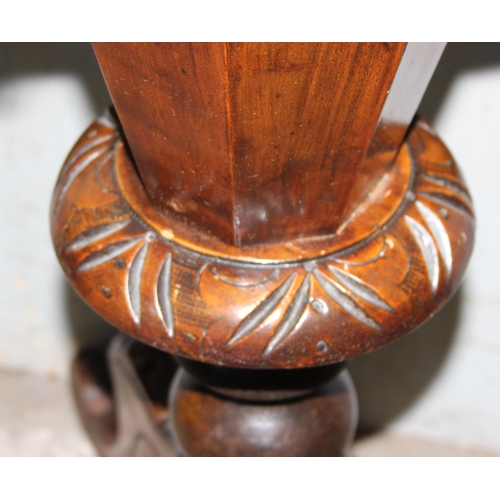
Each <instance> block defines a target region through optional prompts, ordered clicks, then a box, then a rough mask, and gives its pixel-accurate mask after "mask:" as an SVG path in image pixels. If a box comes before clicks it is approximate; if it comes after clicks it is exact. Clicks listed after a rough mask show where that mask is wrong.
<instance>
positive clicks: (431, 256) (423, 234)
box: [404, 215, 439, 296]
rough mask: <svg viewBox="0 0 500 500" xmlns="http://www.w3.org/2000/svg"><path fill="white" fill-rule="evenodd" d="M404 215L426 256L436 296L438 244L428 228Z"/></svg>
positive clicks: (425, 259) (426, 263)
mask: <svg viewBox="0 0 500 500" xmlns="http://www.w3.org/2000/svg"><path fill="white" fill-rule="evenodd" d="M404 217H405V221H406V225H407V226H408V228H409V229H410V231H411V233H412V235H413V237H414V238H415V241H416V242H417V245H418V246H419V248H420V251H421V252H422V257H423V258H424V261H425V265H426V267H427V275H428V277H429V283H430V285H431V292H432V295H433V296H434V295H435V294H436V291H437V288H438V284H439V258H438V253H437V249H436V245H435V244H434V240H433V239H432V237H431V235H430V234H429V232H428V231H427V229H425V228H424V227H423V226H422V225H421V224H419V223H418V222H417V221H416V220H415V219H412V218H411V217H410V216H409V215H405V216H404Z"/></svg>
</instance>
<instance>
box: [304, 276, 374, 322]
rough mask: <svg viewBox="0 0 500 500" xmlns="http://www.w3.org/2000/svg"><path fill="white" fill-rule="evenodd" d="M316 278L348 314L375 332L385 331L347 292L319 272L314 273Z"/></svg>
mask: <svg viewBox="0 0 500 500" xmlns="http://www.w3.org/2000/svg"><path fill="white" fill-rule="evenodd" d="M313 274H314V277H315V278H316V279H317V280H318V283H319V284H320V285H321V288H323V290H324V291H325V293H326V294H327V295H328V296H329V297H330V298H331V299H332V300H333V301H334V302H335V303H336V304H337V305H339V306H340V307H341V308H342V309H344V311H346V312H348V313H349V314H350V315H351V316H352V317H354V318H356V319H357V320H358V321H360V322H361V323H364V324H365V325H367V326H369V327H370V328H373V329H374V330H379V331H383V330H382V327H381V326H380V325H379V324H378V323H377V322H376V321H375V320H374V319H373V318H371V317H370V316H368V314H366V313H365V311H363V309H361V307H359V306H358V304H356V302H354V300H352V299H351V297H349V295H348V294H347V292H346V291H345V290H344V289H343V288H342V287H341V286H340V285H339V284H338V283H336V282H335V281H333V280H331V279H329V278H328V277H326V276H325V275H323V274H322V273H321V272H320V271H319V270H317V269H316V270H315V271H313Z"/></svg>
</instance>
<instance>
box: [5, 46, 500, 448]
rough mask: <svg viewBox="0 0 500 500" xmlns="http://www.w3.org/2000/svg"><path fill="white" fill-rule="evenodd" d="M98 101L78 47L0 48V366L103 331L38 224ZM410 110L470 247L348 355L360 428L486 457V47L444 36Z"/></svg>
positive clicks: (496, 440) (491, 264)
mask: <svg viewBox="0 0 500 500" xmlns="http://www.w3.org/2000/svg"><path fill="white" fill-rule="evenodd" d="M109 102H110V100H109V97H108V94H107V90H106V88H105V84H104V82H103V80H102V78H101V76H100V72H99V69H98V66H97V63H96V61H95V58H94V56H93V53H92V49H91V47H90V44H5V43H4V44H0V173H1V175H0V235H1V236H0V369H9V370H21V371H30V372H33V373H38V374H44V375H51V376H57V377H62V378H65V377H68V375H69V365H70V361H71V358H72V355H73V352H74V350H75V348H76V347H77V346H79V345H82V344H85V343H88V342H93V341H96V340H99V339H104V338H107V337H108V336H109V335H110V333H111V332H112V329H111V328H110V327H109V326H108V325H107V324H106V323H105V322H104V321H102V320H101V319H100V318H98V317H97V316H96V315H95V314H94V313H92V311H90V310H89V309H88V308H87V307H86V306H85V305H84V304H83V303H82V302H81V301H80V299H79V298H78V297H77V296H76V295H75V294H74V292H72V290H71V289H70V288H69V286H68V285H67V284H66V282H65V279H64V276H63V273H62V271H61V270H60V268H59V265H58V263H57V261H56V258H55V256H54V253H53V250H52V245H51V241H50V235H49V223H48V214H49V203H50V196H51V192H52V188H53V186H54V183H55V180H56V177H57V174H58V172H59V169H60V166H61V165H62V163H63V161H64V158H65V156H66V154H67V153H68V152H69V150H70V148H71V147H72V145H73V144H74V142H75V141H76V139H77V138H78V137H79V136H80V134H81V133H82V131H83V130H84V129H85V127H86V126H87V125H88V124H89V123H90V121H91V120H92V119H93V118H94V117H95V116H96V115H97V114H99V113H100V112H101V111H102V109H104V108H105V107H106V106H107V105H108V103H109ZM421 113H422V115H423V116H425V117H426V118H427V119H429V120H430V121H431V123H432V124H433V125H434V127H435V128H436V129H437V131H438V133H439V134H440V136H441V137H442V138H443V139H444V141H445V142H446V143H447V145H448V146H449V148H450V149H451V151H452V152H453V154H454V156H455V158H456V159H457V161H458V163H459V164H460V165H461V167H462V170H463V172H464V174H465V177H466V179H467V181H468V183H469V186H470V189H471V192H472V195H473V199H474V201H475V208H476V215H477V219H478V228H477V236H476V246H475V250H474V254H473V257H472V260H471V263H470V265H469V269H468V271H467V274H466V278H465V280H464V284H463V286H462V287H461V290H460V292H459V293H458V294H457V295H456V296H455V298H454V299H452V301H450V303H449V304H448V305H447V306H445V308H444V309H443V310H442V311H441V312H440V313H439V314H437V315H436V316H435V318H433V319H432V320H431V321H429V322H428V323H427V324H426V325H424V326H423V327H421V328H420V329H419V330H418V331H417V332H415V333H413V334H412V335H410V336H408V337H406V338H405V339H403V340H401V341H399V342H396V343H395V344H392V345H390V346H388V347H385V348H383V349H380V350H379V351H377V352H375V353H372V354H370V355H365V356H362V357H360V358H358V359H356V360H354V361H353V363H352V365H351V373H352V375H353V378H354V380H355V383H356V386H357V389H358V393H359V399H360V409H361V426H362V428H363V429H364V430H365V431H371V430H376V429H380V428H381V427H385V428H387V429H388V430H389V432H393V433H399V434H406V435H415V436H423V437H428V438H434V439H437V440H440V441H443V442H449V443H458V444H463V445H467V446H473V447H476V448H478V449H485V450H489V451H494V452H498V453H499V454H500V425H499V422H500V335H499V334H498V333H497V330H498V328H499V327H498V325H499V324H500V284H499V282H500V280H499V278H500V259H499V258H498V253H499V248H500V223H499V221H498V220H497V219H498V217H500V195H499V186H500V156H499V154H498V152H497V149H498V146H497V144H498V141H499V140H500V44H450V45H448V47H447V48H446V50H445V52H444V54H443V58H442V60H441V63H440V65H439V66H438V69H437V71H436V74H435V76H434V78H433V80H432V82H431V84H430V86H429V89H428V92H427V94H426V96H425V97H424V101H423V103H422V106H421Z"/></svg>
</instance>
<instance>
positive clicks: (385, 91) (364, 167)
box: [52, 43, 473, 455]
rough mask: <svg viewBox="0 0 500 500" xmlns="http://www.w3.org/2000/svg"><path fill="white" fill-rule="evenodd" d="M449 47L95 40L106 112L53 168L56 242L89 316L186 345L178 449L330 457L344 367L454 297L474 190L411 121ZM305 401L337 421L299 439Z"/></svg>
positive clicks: (178, 395) (344, 418)
mask: <svg viewBox="0 0 500 500" xmlns="http://www.w3.org/2000/svg"><path fill="white" fill-rule="evenodd" d="M443 47H444V46H443V44H427V43H422V44H416V43H409V44H406V43H193V44H188V43H160V44H149V43H146V44H142V43H125V44H108V43H98V44H94V48H95V51H96V54H97V57H98V60H99V63H100V65H101V68H102V71H103V74H104V77H105V79H106V82H107V84H108V87H109V89H110V92H111V95H112V98H113V101H114V105H115V111H113V112H112V113H111V114H108V115H106V116H104V117H102V118H100V119H98V120H97V121H96V122H94V123H93V124H92V125H91V126H90V127H89V129H88V130H87V131H86V132H85V133H84V135H83V136H82V138H81V139H80V140H79V142H78V143H77V144H76V146H75V148H74V150H73V151H72V153H70V156H69V157H68V160H67V162H66V164H65V165H64V167H63V170H62V173H61V176H60V179H59V181H58V185H57V187H56V190H55V193H54V200H53V212H52V233H53V238H54V244H55V248H56V252H57V254H58V256H59V258H60V260H61V262H62V265H63V268H64V269H65V271H66V273H67V275H68V277H69V279H70V280H71V282H72V283H73V284H74V286H75V287H76V289H77V290H78V291H79V292H80V294H81V295H82V296H83V297H84V299H85V300H87V301H88V302H89V303H90V304H91V305H92V306H93V307H94V308H95V309H96V310H97V311H98V312H99V313H100V314H102V315H103V316H104V317H105V318H107V319H108V320H109V321H111V322H112V323H113V324H115V325H116V326H117V327H118V328H120V329H121V330H123V331H125V332H126V333H128V334H130V335H132V336H133V337H135V338H137V339H139V340H141V341H143V342H146V343H148V344H150V345H152V346H154V347H156V348H159V349H161V350H163V351H167V352H169V353H172V354H175V355H178V356H180V357H179V360H180V362H181V364H182V365H183V367H184V368H183V370H184V371H183V372H182V373H181V372H180V374H179V375H178V377H177V378H176V382H175V383H174V385H173V387H174V389H173V392H172V394H171V396H170V406H171V408H170V411H171V412H172V415H171V417H170V420H169V422H170V424H169V425H170V429H171V432H172V439H173V443H176V444H175V446H177V449H178V450H179V451H180V452H181V453H185V454H202V455H210V454H217V455H224V454H228V455H231V454H235V455H245V454H248V455H266V454H270V455H273V454H278V455H297V454H299V455H300V454H305V455H315V454H322V455H335V454H343V453H346V449H347V448H348V445H349V441H350V440H351V439H352V431H353V425H354V415H355V403H354V402H353V398H352V394H351V395H349V383H347V382H346V383H345V384H347V385H345V384H344V385H342V383H341V382H339V381H340V379H339V378H338V375H337V374H338V373H339V370H340V365H338V363H340V362H342V361H343V360H345V359H348V358H350V357H353V356H356V355H359V354H361V353H364V352H367V351H370V350H372V349H374V348H376V347H378V346H381V345H383V344H385V343H387V342H389V341H392V340H394V339H396V338H398V337H400V336H402V335H403V334H405V333H407V332H409V331H411V330H412V329H413V328H415V327H416V326H418V325H419V324H421V323H422V322H423V321H425V320H426V319H427V318H428V317H429V316H430V315H431V314H433V312H434V311H436V310H437V309H438V308H439V307H440V306H441V305H442V304H443V303H444V302H445V301H446V300H447V299H448V298H449V297H450V295H451V294H452V293H453V292H454V291H455V289H456V287H457V286H458V284H459V282H460V279H461V277H462V275H463V272H464V270H465V266H466V264H467V261H468V259H469V256H470V252H471V249H472V240H473V214H472V207H471V202H470V198H469V195H468V194H467V189H466V187H465V185H464V183H463V181H462V179H461V177H460V175H459V173H458V170H457V168H456V165H455V163H454V160H453V158H452V157H451V155H450V154H449V152H448V151H447V149H446V147H445V146H444V145H443V143H442V142H441V141H440V140H439V138H438V137H437V136H436V134H435V132H434V131H433V130H432V129H431V127H430V126H429V125H428V124H427V123H426V122H425V121H423V120H421V119H414V114H415V111H416V108H417V106H418V104H419V102H420V99H421V97H422V95H423V93H424V91H425V88H426V86H427V83H428V81H429V79H430V77H431V75H432V72H433V70H434V67H435V65H436V64H437V62H438V59H439V56H440V54H441V52H442V49H443ZM112 359H114V358H110V360H111V361H110V362H111V364H113V361H112ZM336 364H337V365H336ZM78 366H79V368H78V370H79V371H78V370H77V373H78V375H77V380H84V379H85V380H88V377H90V375H89V373H88V370H87V368H85V366H84V364H80V365H78ZM222 367H223V368H222ZM318 374H321V376H320V375H318ZM327 375H328V376H327ZM85 377H87V378H85ZM193 377H194V378H193ZM342 377H344V378H345V375H342ZM336 381H337V382H336ZM203 383H205V384H206V385H207V387H208V389H207V390H208V391H209V393H210V397H209V396H207V395H206V394H205V392H204V390H202V389H200V387H201V386H200V384H203ZM335 384H337V385H335ZM338 384H340V385H338ZM342 394H345V397H344V396H342ZM80 402H81V404H80V408H81V410H82V413H84V414H85V412H87V417H86V418H87V421H88V420H89V418H90V417H89V416H88V411H89V410H88V408H89V406H88V405H87V406H86V403H85V402H84V400H82V399H80ZM249 402H251V403H249ZM258 402H262V405H261V406H259V404H260V403H258ZM293 402H295V403H296V404H295V403H293ZM299 403H300V404H299ZM269 405H271V406H269ZM271 407H272V408H271ZM86 408H87V409H86ZM193 408H198V413H196V412H194V413H193V410H192V409H193ZM320 408H321V409H322V410H320ZM333 408H337V410H338V411H337V410H335V411H334V410H333ZM321 411H323V412H324V415H327V414H328V415H337V417H338V418H337V417H335V418H334V419H333V420H331V421H329V423H328V425H326V424H325V426H323V427H322V428H321V431H318V433H317V434H315V435H314V436H312V435H311V439H310V440H309V441H307V440H305V439H302V438H301V439H299V438H298V436H300V435H301V432H303V429H304V425H305V424H304V422H305V421H306V420H307V418H308V417H307V415H309V414H313V413H314V412H316V413H315V414H317V415H320V414H321V415H323V413H321ZM311 412H312V413H311ZM318 412H319V413H318ZM332 412H333V413H332ZM201 415H205V416H206V417H207V416H208V415H211V417H210V418H208V417H207V418H208V420H207V418H205V419H202V417H201ZM210 419H211V420H210ZM259 419H261V420H262V419H263V421H265V422H267V424H266V425H268V427H266V429H264V427H262V426H261V428H260V429H261V432H262V435H261V438H262V439H261V440H259V439H258V437H255V436H254V434H255V432H257V434H258V429H259V427H258V425H257V424H258V422H259V421H260V420H259ZM90 420H91V418H90ZM321 420H322V421H326V420H325V419H324V418H322V419H321ZM327 420H328V419H327ZM143 421H144V419H143ZM207 422H211V423H209V424H208V423H207ZM255 425H257V427H255ZM220 426H222V427H223V428H224V429H226V430H227V432H222V433H220V432H219V431H217V429H219V428H220ZM217 432H219V434H218V433H217ZM266 433H267V434H266ZM292 435H293V436H296V439H294V438H290V437H289V436H292ZM203 436H205V441H204V443H205V444H204V445H203V446H202V445H200V440H201V439H202V437H203ZM249 436H250V437H249ZM251 436H254V437H251ZM266 436H267V437H266ZM270 436H275V441H273V442H271V441H270V440H271V437H270ZM329 436H330V437H332V436H336V437H335V438H332V439H329ZM265 443H267V445H266V444H265ZM300 443H303V444H302V445H301V444H300ZM325 443H329V444H327V445H326V444H325ZM324 444H325V446H323V445H324ZM301 446H302V448H301ZM119 448H120V447H118V446H117V447H115V449H119ZM122 448H123V447H122ZM106 449H110V448H109V447H108V448H106ZM123 449H125V448H123ZM127 449H131V448H130V447H129V448H127Z"/></svg>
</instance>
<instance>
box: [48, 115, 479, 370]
mask: <svg viewBox="0 0 500 500" xmlns="http://www.w3.org/2000/svg"><path fill="white" fill-rule="evenodd" d="M125 160H126V149H125V148H123V146H122V139H121V138H120V132H119V130H118V129H117V128H116V126H115V124H114V123H113V121H112V120H110V118H109V116H108V117H103V118H102V119H100V120H98V121H97V122H95V123H94V124H93V125H91V127H90V128H89V129H88V130H87V131H86V132H85V134H84V135H83V136H82V138H81V140H80V141H79V142H78V143H77V145H76V146H75V149H74V150H73V152H72V153H70V156H69V158H68V161H67V162H66V164H65V166H64V167H63V171H62V174H61V176H60V179H59V181H58V186H57V188H56V191H55V194H54V200H53V212H52V234H53V239H54V243H55V247H56V251H57V254H58V257H59V259H60V261H61V263H62V266H63V268H64V270H65V271H66V273H67V275H68V277H69V279H70V280H71V282H72V283H73V285H74V286H75V288H76V289H77V290H78V292H79V293H80V294H81V295H82V296H83V297H84V299H85V300H86V301H87V302H89V303H90V304H91V305H92V306H93V307H94V308H95V309H96V310H97V311H98V312H99V313H100V314H102V315H103V316H104V317H105V318H106V319H108V320H109V321H111V322H112V323H113V324H115V325H116V326H117V327H119V328H120V329H122V330H124V331H126V332H127V333H130V334H131V335H133V336H135V337H137V338H139V339H141V340H143V341H145V342H147V343H149V344H151V345H154V346H157V347H159V348H160V349H163V350H166V351H169V352H172V353H175V354H180V355H183V356H186V357H189V358H193V359H197V360H200V361H206V362H210V363H215V364H225V365H228V366H247V367H255V368H257V367H261V368H285V367H300V366H314V365H321V364H327V363H333V362H337V361H341V360H343V359H345V358H349V357H352V356H356V355H358V354H361V353H363V352H367V351H370V350H372V349H374V348H376V347H377V346H380V345H383V344H385V343H387V342H389V341H391V340H394V339H395V338H398V337H400V336H401V335H403V334H404V333H406V332H408V331H410V330H412V329H413V328H415V327H416V326H418V325H419V324H420V323H422V322H423V321H425V319H427V318H428V317H429V315H430V314H432V313H433V312H434V311H436V310H437V309H438V308H439V307H440V306H441V305H442V304H443V303H444V302H445V301H446V300H447V298H448V297H449V296H450V295H451V294H452V293H453V292H454V290H455V289H456V287H457V286H458V284H459V282H460V279H461V277H462V275H463V272H464V270H465V266H466V264H467V261H468V258H469V256H470V252H471V249H472V241H473V227H474V224H473V215H472V208H471V202H470V199H469V196H468V194H467V190H466V187H465V185H464V184H463V181H462V180H461V178H460V175H459V173H458V170H457V168H456V165H455V163H454V161H453V159H452V157H451V156H450V154H449V152H448V151H447V149H446V147H445V146H444V145H443V144H442V142H441V141H440V140H439V139H438V138H437V137H436V135H435V133H434V132H433V131H432V129H431V128H430V127H429V126H428V125H427V124H426V123H425V122H423V121H418V122H416V124H415V125H414V127H413V128H412V130H411V132H410V134H409V136H408V140H407V141H406V144H405V146H404V147H403V148H402V149H401V151H400V153H399V155H398V158H397V160H396V162H395V163H394V167H393V171H397V170H398V169H401V170H402V171H403V172H404V171H405V169H407V173H408V175H409V177H408V175H406V176H405V175H400V176H398V175H395V174H394V175H392V177H391V175H388V180H389V181H390V182H388V183H385V184H384V183H382V184H380V186H379V188H378V189H375V190H373V191H372V192H371V194H370V197H369V198H368V199H367V200H366V201H365V203H363V204H361V205H360V206H359V207H358V210H357V213H358V214H360V219H358V220H359V221H361V222H359V223H352V225H351V226H349V224H347V225H346V228H345V231H346V232H347V233H348V232H349V231H351V233H352V234H351V236H350V237H349V238H347V239H346V240H345V241H344V244H341V243H342V239H341V237H340V236H339V238H338V240H336V239H335V238H332V240H331V241H330V243H328V240H323V239H322V238H318V239H314V240H310V241H305V240H304V242H303V246H302V247H301V245H302V242H301V243H300V245H299V247H298V249H297V247H296V246H295V243H296V242H293V243H292V245H291V246H290V245H287V244H284V245H281V251H280V248H279V247H276V246H273V245H260V246H255V247H252V249H250V250H249V249H248V248H246V249H245V248H242V247H240V248H239V247H234V246H227V245H226V246H224V244H223V243H222V242H217V241H215V240H213V245H212V246H211V245H210V239H206V238H205V240H203V241H202V240H201V239H200V238H199V237H198V236H199V235H198V236H197V233H196V231H194V230H193V229H192V228H190V227H189V226H188V225H184V226H183V225H182V224H180V223H179V221H178V220H176V219H174V218H172V219H171V223H170V220H169V219H168V217H167V216H165V215H164V216H163V218H162V219H158V220H157V219H155V220H154V221H153V220H151V218H150V216H149V215H148V214H149V213H150V212H152V211H154V208H152V207H149V208H148V205H147V197H146V196H143V197H142V199H143V200H146V201H144V202H143V203H139V204H137V205H133V204H131V203H130V200H131V198H130V196H131V193H130V192H128V191H127V189H132V190H133V191H135V194H136V195H137V196H139V195H140V193H141V191H142V186H141V183H140V180H139V178H138V177H137V173H136V172H135V170H134V169H133V168H126V164H127V162H126V161H125ZM128 162H129V165H132V163H130V162H131V160H130V159H129V160H128ZM393 173H394V172H393ZM124 179H128V180H127V182H124ZM124 189H125V190H124ZM395 193H396V194H397V193H399V194H397V195H395ZM127 200H128V201H127ZM377 200H378V202H379V203H378V204H377V203H376V201H377ZM384 200H386V201H387V204H384V203H383V201H384ZM363 214H368V215H369V217H370V218H371V219H370V220H371V222H370V223H369V224H366V223H365V225H363V224H362V221H363V220H364V219H363V217H362V215H363ZM388 214H389V217H388V218H387V216H388ZM384 217H386V218H385V219H384ZM377 221H378V223H377ZM354 222H355V219H354ZM349 227H351V229H349ZM367 227H369V228H371V230H370V231H368V232H366V231H367ZM193 231H194V232H193ZM329 245H330V246H329ZM332 245H333V246H332ZM304 248H305V249H306V250H307V252H306V254H304V253H303V252H304ZM249 252H250V253H249ZM270 256H271V257H272V258H270Z"/></svg>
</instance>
